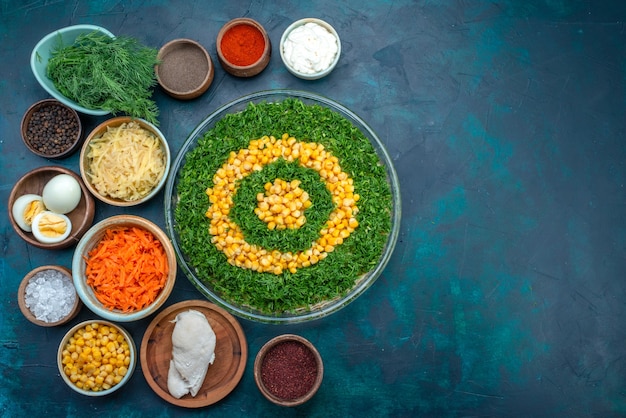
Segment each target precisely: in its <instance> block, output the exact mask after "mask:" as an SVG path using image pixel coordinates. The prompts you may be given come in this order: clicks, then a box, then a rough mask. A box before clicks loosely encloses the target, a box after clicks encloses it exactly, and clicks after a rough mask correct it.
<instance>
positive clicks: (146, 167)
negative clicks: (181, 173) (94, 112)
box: [79, 116, 171, 206]
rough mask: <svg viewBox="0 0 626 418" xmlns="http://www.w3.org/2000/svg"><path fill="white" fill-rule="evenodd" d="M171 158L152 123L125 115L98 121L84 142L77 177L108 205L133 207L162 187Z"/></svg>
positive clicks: (152, 195) (146, 199) (164, 141)
mask: <svg viewBox="0 0 626 418" xmlns="http://www.w3.org/2000/svg"><path fill="white" fill-rule="evenodd" d="M170 164H171V155H170V149H169V145H168V143H167V140H166V139H165V136H164V135H163V133H162V132H161V131H160V130H159V129H158V128H157V127H156V126H155V125H153V124H152V123H150V122H148V121H145V120H143V119H139V118H131V117H128V116H120V117H115V118H112V119H109V120H106V121H104V122H102V123H101V124H100V125H98V126H97V127H96V128H95V129H93V130H92V131H91V133H90V134H89V136H88V137H87V138H86V139H85V142H84V143H83V146H82V148H81V152H80V160H79V165H80V174H81V177H82V179H83V181H84V183H85V185H86V186H87V188H88V189H89V191H90V192H91V193H92V194H93V195H94V196H95V197H96V198H97V199H98V200H100V201H102V202H104V203H108V204H109V205H112V206H135V205H139V204H141V203H144V202H147V201H148V200H150V199H152V198H153V197H154V196H155V195H156V194H157V193H159V191H160V190H161V189H162V188H163V185H164V184H165V181H166V179H167V175H168V173H169V170H170Z"/></svg>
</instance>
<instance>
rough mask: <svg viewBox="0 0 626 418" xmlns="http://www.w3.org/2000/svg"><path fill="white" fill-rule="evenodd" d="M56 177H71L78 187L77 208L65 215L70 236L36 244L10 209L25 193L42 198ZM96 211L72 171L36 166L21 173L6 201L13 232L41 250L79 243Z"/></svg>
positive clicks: (83, 187) (79, 180)
mask: <svg viewBox="0 0 626 418" xmlns="http://www.w3.org/2000/svg"><path fill="white" fill-rule="evenodd" d="M59 174H67V175H70V176H72V177H73V178H74V179H75V180H76V181H77V182H78V184H79V186H80V189H81V196H80V200H79V202H78V206H77V207H76V208H75V209H74V210H72V211H71V212H69V213H66V214H65V215H66V216H67V217H68V218H69V220H70V222H71V224H72V229H71V231H70V234H69V235H68V236H67V237H66V238H65V239H63V240H61V241H59V242H56V243H44V242H41V241H39V240H38V239H37V238H36V237H35V235H34V234H33V233H32V231H25V230H23V229H22V228H21V227H20V226H19V221H18V220H17V219H16V217H15V215H14V211H13V208H14V205H15V204H16V201H17V200H18V199H19V198H20V197H21V196H24V195H28V194H34V195H38V196H41V195H42V193H43V190H44V187H45V186H46V184H48V182H49V181H50V180H51V179H52V178H54V177H56V176H58V175H59ZM95 209H96V204H95V202H94V199H93V197H92V196H91V194H90V193H89V190H88V189H87V186H86V185H85V183H83V181H82V179H81V178H80V176H79V175H78V174H76V173H74V172H73V171H72V170H69V169H67V168H64V167H59V166H44V167H39V168H35V169H33V170H31V171H29V172H27V173H26V174H24V175H23V176H22V177H21V178H20V179H19V180H18V181H17V182H16V183H15V185H14V186H13V189H12V190H11V194H10V195H9V202H8V212H9V218H10V220H11V225H12V226H13V229H14V230H15V232H16V233H17V234H18V235H19V236H20V237H21V238H22V239H23V240H24V241H26V242H27V243H29V244H31V245H33V246H35V247H37V248H42V249H44V250H60V249H63V248H67V247H70V246H72V245H74V244H76V243H78V241H79V240H80V239H81V237H82V236H83V235H84V234H85V232H87V230H88V229H89V228H90V227H91V225H92V223H93V218H94V214H95Z"/></svg>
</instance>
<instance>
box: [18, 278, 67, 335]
mask: <svg viewBox="0 0 626 418" xmlns="http://www.w3.org/2000/svg"><path fill="white" fill-rule="evenodd" d="M25 293H26V295H25V298H24V302H25V305H26V307H27V308H28V309H29V310H30V311H31V312H32V313H33V315H35V318H37V319H38V320H40V321H43V322H48V323H50V322H57V321H60V320H61V319H63V318H65V317H66V316H68V315H69V314H70V312H71V311H72V307H73V306H74V302H75V301H76V289H75V288H74V284H73V283H72V280H71V279H70V277H68V276H67V275H66V274H63V273H61V272H59V271H56V270H43V271H40V272H38V273H36V274H35V275H34V276H33V277H31V279H30V280H29V281H28V284H27V285H26V290H25Z"/></svg>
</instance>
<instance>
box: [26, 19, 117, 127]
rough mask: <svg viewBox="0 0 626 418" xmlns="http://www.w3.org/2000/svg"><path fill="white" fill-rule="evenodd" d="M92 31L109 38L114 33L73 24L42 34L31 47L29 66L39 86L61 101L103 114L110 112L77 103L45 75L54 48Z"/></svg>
mask: <svg viewBox="0 0 626 418" xmlns="http://www.w3.org/2000/svg"><path fill="white" fill-rule="evenodd" d="M94 31H96V32H100V33H102V34H104V35H106V36H110V37H111V38H113V37H114V35H113V34H112V33H111V32H109V31H108V30H106V29H105V28H102V27H100V26H95V25H74V26H67V27H64V28H61V29H58V30H55V31H54V32H51V33H49V34H48V35H46V36H44V37H43V38H42V39H41V40H40V41H39V42H38V43H37V45H35V48H33V51H32V53H31V55H30V68H31V70H32V72H33V75H34V76H35V78H36V79H37V81H38V82H39V84H40V85H41V87H43V88H44V89H45V90H46V91H47V92H48V93H49V94H50V95H51V96H52V97H54V98H55V99H57V100H58V101H60V102H61V103H63V104H65V105H67V106H69V107H71V108H72V109H74V110H76V111H78V112H81V113H85V114H87V115H94V116H103V115H106V114H109V113H110V112H109V111H108V110H103V109H88V108H86V107H83V106H81V105H79V104H78V103H76V102H75V101H74V100H71V99H69V98H67V97H65V96H64V95H63V93H61V92H60V91H59V90H58V89H57V88H56V87H55V85H54V83H53V82H52V80H50V79H49V78H48V76H47V75H46V70H47V66H48V60H49V59H50V56H51V55H52V52H53V51H54V50H55V49H57V48H58V47H60V46H66V45H72V44H73V43H74V41H75V40H76V38H78V36H79V35H82V34H87V33H91V32H94Z"/></svg>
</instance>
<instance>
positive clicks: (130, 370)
mask: <svg viewBox="0 0 626 418" xmlns="http://www.w3.org/2000/svg"><path fill="white" fill-rule="evenodd" d="M92 324H98V327H100V326H107V327H110V328H115V329H116V330H117V333H118V334H121V335H123V336H124V340H126V342H127V343H128V348H129V351H130V363H129V364H128V366H126V368H127V372H126V374H125V375H124V376H123V377H122V380H121V381H120V382H119V383H117V384H115V385H114V386H112V387H111V388H109V389H103V390H100V391H93V390H86V389H82V388H79V387H78V386H76V384H74V383H73V382H72V381H71V380H70V377H69V376H68V375H67V374H66V371H65V366H64V365H63V351H64V350H65V346H66V344H67V343H68V341H69V340H70V338H72V337H73V336H74V334H75V333H76V331H78V330H80V329H81V328H83V327H85V326H87V325H92ZM92 332H93V331H92ZM136 365H137V347H136V346H135V342H134V341H133V337H132V336H131V335H130V333H129V332H128V331H127V330H125V329H124V328H122V327H121V326H119V325H117V324H113V323H112V322H109V321H103V320H101V319H91V320H88V321H84V322H81V323H80V324H77V325H75V326H73V327H72V328H71V329H70V330H69V331H68V332H67V333H66V334H65V336H64V337H63V339H62V340H61V343H60V344H59V349H58V351H57V366H58V369H59V373H60V375H61V378H62V379H63V381H64V382H65V383H66V384H67V386H69V387H70V388H71V389H72V390H74V391H76V392H78V393H80V394H81V395H85V396H92V397H100V396H106V395H110V394H111V393H113V392H115V391H117V390H119V389H120V388H121V387H123V386H124V385H125V384H126V383H128V381H129V380H130V378H131V376H132V375H133V372H134V371H135V367H136ZM114 367H115V366H114Z"/></svg>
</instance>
